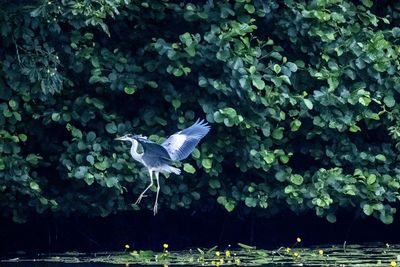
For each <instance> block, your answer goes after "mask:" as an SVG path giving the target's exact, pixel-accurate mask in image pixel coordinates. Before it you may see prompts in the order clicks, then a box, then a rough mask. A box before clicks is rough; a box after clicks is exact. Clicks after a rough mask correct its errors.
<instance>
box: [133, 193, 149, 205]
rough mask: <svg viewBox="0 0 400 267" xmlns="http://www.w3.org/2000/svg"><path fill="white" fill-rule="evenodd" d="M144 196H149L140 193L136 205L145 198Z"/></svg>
mask: <svg viewBox="0 0 400 267" xmlns="http://www.w3.org/2000/svg"><path fill="white" fill-rule="evenodd" d="M144 197H147V195H143V194H140V196H139V197H138V199H137V200H136V202H135V205H137V204H139V203H140V201H142V198H144Z"/></svg>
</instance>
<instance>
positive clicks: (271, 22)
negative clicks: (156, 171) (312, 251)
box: [0, 0, 400, 223]
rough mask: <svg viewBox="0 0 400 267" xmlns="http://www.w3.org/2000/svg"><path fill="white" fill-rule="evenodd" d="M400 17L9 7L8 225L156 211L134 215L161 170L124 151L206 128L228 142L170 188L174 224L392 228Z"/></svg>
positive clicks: (298, 9) (72, 4)
mask: <svg viewBox="0 0 400 267" xmlns="http://www.w3.org/2000/svg"><path fill="white" fill-rule="evenodd" d="M378 4H379V6H378ZM399 17H400V4H398V3H391V2H390V1H388V2H384V1H383V2H382V1H380V2H379V3H376V4H374V3H373V2H372V1H371V0H362V1H360V2H358V1H349V0H314V1H292V0H285V1H258V0H254V1H250V0H236V1H205V2H204V3H201V2H197V1H193V2H189V1H167V0H163V1H156V0H147V1H130V0H119V1H109V0H99V1H95V2H90V1H86V2H82V1H74V0H62V1H60V0H59V1H52V0H50V1H48V2H47V1H45V2H42V1H40V2H37V3H36V4H34V5H32V3H29V4H25V3H24V2H23V1H21V2H18V1H17V2H15V3H12V4H9V3H7V4H6V5H5V4H3V6H2V8H1V11H0V33H1V46H0V47H1V48H0V60H1V70H0V71H1V76H0V87H1V91H0V98H1V99H2V100H3V102H2V103H1V104H0V110H1V112H0V126H1V128H0V136H1V140H0V142H1V143H0V155H1V158H0V170H1V172H0V178H1V179H0V192H1V193H0V207H1V212H2V213H3V215H5V216H11V217H12V218H13V219H14V220H15V221H19V222H21V221H24V220H26V218H27V216H29V214H31V213H32V212H38V213H43V212H52V213H56V214H64V215H68V214H71V213H74V212H80V213H88V214H90V215H93V216H97V215H101V216H107V215H108V214H110V213H112V212H118V211H124V210H138V209H140V208H151V205H152V201H148V202H146V201H145V203H142V205H141V207H139V206H136V205H133V204H132V203H134V201H135V198H136V197H137V196H138V194H139V193H140V192H141V191H142V190H143V189H144V187H145V186H146V183H147V182H148V181H147V180H148V177H147V172H146V171H145V170H144V169H143V167H142V166H140V165H139V164H136V163H134V162H133V160H132V159H131V158H130V155H129V153H128V151H129V149H128V148H127V146H126V145H125V144H121V143H119V142H114V140H113V139H114V138H115V137H116V136H119V135H122V134H125V133H126V132H134V133H142V134H145V135H150V139H152V140H154V141H157V142H161V141H162V140H163V138H164V137H166V136H168V135H169V134H171V133H173V132H174V131H176V130H177V128H179V129H182V128H183V127H186V126H188V125H190V123H191V122H193V121H194V120H195V119H196V118H199V117H200V118H202V117H205V118H206V119H207V120H208V121H209V122H210V123H211V124H212V131H211V132H210V134H209V135H208V136H207V137H206V138H205V141H204V142H203V143H202V144H201V145H200V146H199V147H198V149H196V150H195V151H194V152H193V154H192V156H191V158H190V159H189V160H187V161H186V162H185V163H183V165H182V166H181V167H182V168H183V170H184V171H185V172H184V173H183V175H180V176H174V177H171V178H169V179H166V180H163V181H162V184H161V186H162V189H161V190H162V194H161V199H160V203H161V206H162V208H164V209H173V210H175V209H180V208H186V209H189V208H190V209H198V210H205V211H207V210H213V209H216V208H218V207H220V205H222V206H223V207H224V208H225V209H226V210H227V211H229V212H232V211H235V212H238V213H248V212H250V211H251V210H255V211H256V212H258V213H259V214H260V215H272V214H275V213H277V212H279V211H282V210H284V209H287V208H289V209H291V210H293V211H295V212H302V211H307V210H315V212H316V214H317V215H319V216H326V218H327V219H328V220H329V221H331V222H334V221H335V220H336V216H335V214H337V211H339V210H341V209H352V210H355V211H362V212H363V213H364V214H366V215H368V216H369V215H373V216H375V217H377V218H379V219H380V220H381V221H383V222H384V223H391V222H392V221H393V214H394V213H395V212H396V209H395V207H396V205H398V200H399V198H400V196H399V188H400V169H399V168H398V167H397V164H398V160H399V159H398V154H399V153H398V152H399V149H400V126H399V125H400V124H399V121H400V119H399V118H400V117H399V113H400V110H399V105H397V103H396V101H397V100H398V99H399V92H400V77H399V70H400V63H399V59H400V57H399V54H400V46H399V42H398V38H399V37H400V28H398V27H395V25H398V23H399ZM146 205H147V206H146Z"/></svg>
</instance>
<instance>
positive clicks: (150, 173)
mask: <svg viewBox="0 0 400 267" xmlns="http://www.w3.org/2000/svg"><path fill="white" fill-rule="evenodd" d="M149 175H150V184H149V186H148V187H146V189H145V190H144V191H143V192H142V193H141V194H140V196H139V197H138V199H137V200H136V202H135V204H139V203H140V201H141V200H142V198H143V197H144V196H145V195H144V193H146V192H147V190H149V189H150V187H152V186H153V171H151V170H149Z"/></svg>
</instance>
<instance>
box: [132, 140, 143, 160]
mask: <svg viewBox="0 0 400 267" xmlns="http://www.w3.org/2000/svg"><path fill="white" fill-rule="evenodd" d="M131 143H132V146H131V155H132V157H133V159H134V160H137V161H140V159H141V154H139V153H138V152H137V148H138V144H139V143H138V141H136V140H134V139H133V140H131Z"/></svg>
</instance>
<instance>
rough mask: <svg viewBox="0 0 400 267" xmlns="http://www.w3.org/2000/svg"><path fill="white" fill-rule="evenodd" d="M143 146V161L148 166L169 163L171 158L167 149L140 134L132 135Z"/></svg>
mask: <svg viewBox="0 0 400 267" xmlns="http://www.w3.org/2000/svg"><path fill="white" fill-rule="evenodd" d="M134 138H135V139H136V140H137V141H138V142H139V143H140V144H141V145H142V147H143V157H142V159H143V161H144V163H145V164H146V166H148V167H150V168H157V167H161V166H163V165H168V164H171V158H170V156H169V154H168V152H167V150H166V149H165V148H164V147H163V146H161V145H159V144H157V143H154V142H153V141H150V140H148V139H147V138H145V137H142V136H135V137H134Z"/></svg>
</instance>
